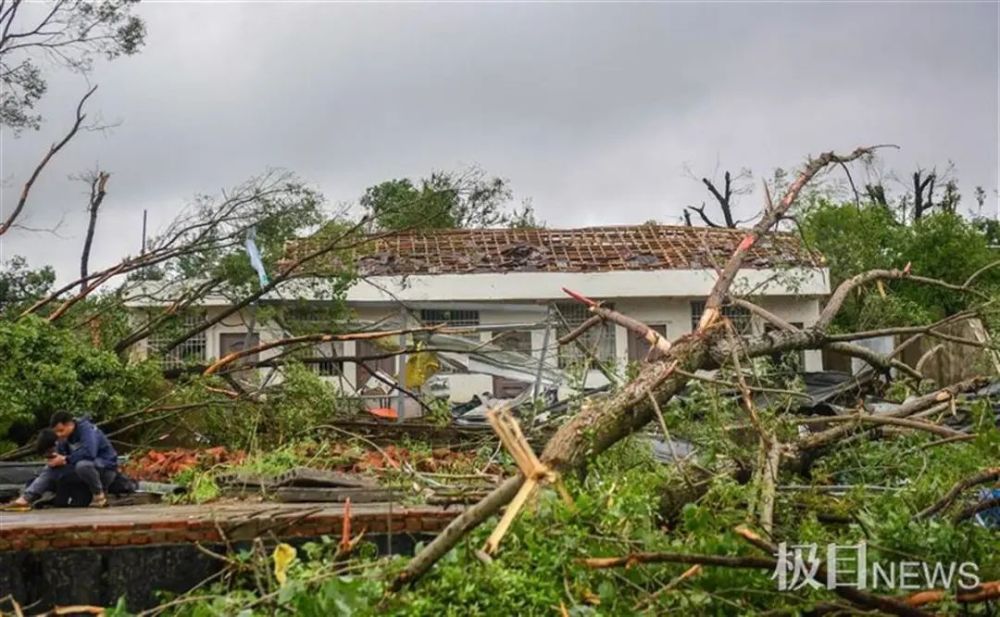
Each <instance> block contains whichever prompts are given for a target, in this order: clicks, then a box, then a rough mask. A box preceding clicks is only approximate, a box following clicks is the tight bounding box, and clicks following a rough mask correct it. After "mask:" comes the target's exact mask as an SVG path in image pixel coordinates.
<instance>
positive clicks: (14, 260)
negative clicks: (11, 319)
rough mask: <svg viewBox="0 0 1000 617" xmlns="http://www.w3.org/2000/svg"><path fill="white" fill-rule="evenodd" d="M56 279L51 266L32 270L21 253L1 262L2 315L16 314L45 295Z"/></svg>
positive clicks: (0, 299) (0, 294) (0, 301)
mask: <svg viewBox="0 0 1000 617" xmlns="http://www.w3.org/2000/svg"><path fill="white" fill-rule="evenodd" d="M55 279H56V273H55V270H53V269H52V267H51V266H45V267H44V268H39V269H37V270H31V269H29V268H28V263H27V262H26V261H25V260H24V258H23V257H21V256H19V255H15V256H13V257H11V258H10V259H9V260H7V262H6V263H3V264H0V317H3V316H5V315H14V314H15V313H17V312H19V311H21V310H23V309H25V308H27V307H28V306H29V305H30V304H31V303H32V302H34V301H36V300H38V299H40V298H42V297H44V296H45V295H46V294H48V293H49V291H50V289H51V288H52V283H53V282H55Z"/></svg>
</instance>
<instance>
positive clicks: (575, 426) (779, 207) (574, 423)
mask: <svg viewBox="0 0 1000 617" xmlns="http://www.w3.org/2000/svg"><path fill="white" fill-rule="evenodd" d="M875 148H876V147H863V148H858V149H856V150H855V151H853V152H852V153H850V154H848V155H837V154H835V153H833V152H828V153H825V154H822V155H820V156H818V157H816V158H813V159H811V160H810V161H809V162H808V163H807V164H806V165H805V167H804V169H803V170H802V171H801V172H800V173H799V174H798V176H797V177H796V179H795V181H794V182H792V183H791V184H790V185H789V187H788V189H787V190H786V191H785V193H784V194H783V195H782V197H781V199H780V200H778V201H777V202H772V200H771V198H770V195H769V193H767V191H766V190H765V193H766V194H767V200H766V204H765V209H764V212H763V215H762V216H761V218H760V220H759V221H758V222H757V224H756V225H754V226H753V228H751V229H749V230H748V231H747V233H746V235H745V236H744V237H743V239H742V240H741V241H740V242H739V244H738V245H737V246H736V247H734V250H733V253H732V255H731V256H730V258H729V260H728V262H727V263H726V264H725V266H724V267H723V268H721V269H718V279H717V281H716V283H715V285H714V286H713V288H712V291H711V293H710V295H709V296H708V299H707V301H706V304H705V309H704V313H703V314H702V316H701V319H700V322H699V324H698V327H697V328H696V329H695V331H694V332H692V333H691V334H688V335H685V336H683V337H680V338H678V339H676V340H674V341H672V342H669V343H667V342H666V341H661V340H659V339H657V337H656V336H650V337H647V340H648V341H649V342H650V343H651V344H652V345H654V346H655V347H656V349H657V351H658V352H659V354H660V355H659V357H658V358H656V359H655V360H653V361H650V362H646V363H644V364H643V365H642V368H641V370H640V372H639V373H638V375H637V376H636V377H635V378H634V379H632V380H631V381H630V382H628V383H626V384H624V385H623V386H622V387H621V388H620V389H618V390H617V391H616V392H614V393H613V394H612V395H611V396H610V397H606V398H599V399H598V398H590V399H585V400H584V401H583V403H582V406H581V408H580V411H579V412H578V413H577V414H576V415H575V416H573V417H572V418H570V419H569V420H568V421H567V422H566V423H565V424H564V425H563V426H562V427H561V428H560V429H559V430H558V431H557V432H556V433H555V435H554V436H553V437H552V438H551V439H550V440H549V442H548V443H547V444H546V446H545V448H544V450H543V452H542V454H541V457H540V460H541V464H542V465H543V466H545V468H547V469H551V470H554V471H555V472H556V473H559V474H566V473H568V472H570V471H572V470H575V469H579V468H581V467H583V466H585V465H586V463H587V462H588V460H590V459H591V458H592V457H594V456H597V455H599V454H600V453H602V452H604V451H605V450H607V449H608V448H609V447H611V446H612V445H614V444H615V443H617V442H618V441H620V440H622V439H623V438H625V437H627V436H628V435H631V434H633V433H634V432H636V431H637V430H639V429H640V428H642V427H643V426H645V425H646V424H648V423H649V422H650V421H652V420H653V419H654V418H656V417H657V415H658V414H659V409H660V407H666V405H667V404H668V403H669V402H670V401H671V400H672V399H673V398H674V397H675V396H676V395H677V394H679V393H680V392H681V391H682V389H683V388H684V387H685V386H686V385H687V384H688V382H689V381H690V380H691V379H692V378H694V376H695V374H696V373H697V372H698V371H702V370H706V369H716V368H720V367H724V366H731V365H732V363H733V359H734V358H738V357H739V356H743V357H747V358H756V357H762V356H769V355H773V354H776V353H781V352H788V351H795V350H804V349H822V348H835V349H837V350H838V351H841V352H844V353H847V354H849V355H853V356H855V357H858V358H861V359H862V360H864V361H866V362H868V363H869V364H870V365H872V368H873V370H876V371H878V372H881V373H887V372H888V371H889V370H890V369H893V368H895V369H898V370H901V371H903V372H905V373H908V374H912V373H913V372H914V371H913V370H912V369H911V368H910V367H905V369H904V368H903V367H904V366H905V365H901V363H899V362H898V361H896V360H895V359H894V357H893V356H894V355H895V353H897V352H894V353H893V354H888V355H882V354H877V353H874V352H872V351H871V350H868V349H866V348H862V347H860V346H858V345H854V344H851V343H849V342H847V341H850V340H853V338H852V336H851V335H850V334H843V333H836V334H834V333H831V332H830V325H831V323H832V321H833V317H834V316H835V315H836V314H837V312H838V311H839V309H840V307H841V306H842V304H843V303H844V301H845V299H846V298H847V297H849V296H850V294H851V293H852V291H853V290H855V289H856V288H858V287H860V286H863V285H866V284H870V283H878V284H881V282H882V281H893V280H904V279H905V280H907V281H910V282H915V283H918V284H925V285H932V286H938V287H942V288H945V289H950V290H952V291H954V292H956V293H966V294H970V295H973V296H975V295H977V294H978V292H977V291H976V290H974V289H973V288H972V287H971V281H970V283H967V284H965V285H956V284H952V283H949V282H947V281H940V280H936V279H932V278H928V277H922V276H920V275H919V274H918V273H913V272H911V269H910V268H909V267H906V268H902V269H894V270H875V271H870V272H866V273H861V274H859V275H857V276H855V277H853V278H851V279H849V280H847V281H845V282H844V283H842V284H841V285H840V286H839V287H838V288H837V289H836V290H835V291H834V293H833V294H832V295H831V297H830V299H829V300H828V302H827V303H826V305H825V306H824V307H823V310H822V312H821V315H820V317H819V319H818V321H817V322H816V323H815V324H814V325H812V326H811V327H808V328H801V329H800V328H795V327H792V326H791V325H790V324H787V323H783V322H782V323H780V324H777V325H779V327H778V329H776V330H774V331H771V332H767V333H764V334H761V335H756V336H734V334H733V333H732V329H731V327H730V326H729V324H728V321H727V320H726V319H725V318H724V317H723V314H722V310H721V309H722V307H723V305H724V304H726V303H727V302H733V303H736V302H738V303H740V304H741V305H743V306H747V305H750V306H752V307H753V309H754V311H755V312H757V313H758V314H759V315H764V316H765V321H771V322H772V323H773V322H774V321H775V320H776V319H777V318H774V319H768V318H767V317H766V316H767V315H768V312H767V311H766V310H764V309H762V308H760V307H756V305H753V304H752V303H751V302H749V300H747V299H745V298H737V297H734V296H735V294H733V293H732V292H731V287H732V285H733V282H734V280H735V279H736V277H737V275H738V273H739V271H740V269H741V268H742V266H743V263H744V260H745V258H746V256H747V252H748V251H749V249H750V248H751V247H752V246H753V245H754V244H755V243H756V242H758V241H759V240H760V239H761V238H762V237H764V236H765V235H766V234H768V233H770V232H771V231H772V230H773V229H775V227H776V226H777V225H778V224H779V222H780V221H781V220H782V219H783V218H784V217H785V216H786V214H787V213H788V211H789V209H790V208H791V207H792V205H793V204H794V203H795V202H796V199H797V198H798V196H799V195H800V193H801V192H802V190H803V188H804V187H805V186H806V185H807V184H808V183H809V182H810V181H811V180H812V179H813V178H814V177H815V176H816V175H817V174H819V173H821V172H822V171H823V170H824V169H826V168H827V167H828V166H830V165H846V164H847V163H850V162H852V161H855V160H857V159H860V158H862V157H865V156H869V155H871V154H872V152H873V151H874V150H875ZM765 189H766V185H765ZM582 291H585V290H582ZM571 295H573V296H574V297H576V298H577V299H578V300H580V301H582V302H584V303H585V304H588V306H589V307H590V309H591V312H592V313H594V317H595V318H592V319H591V320H589V321H588V322H586V323H585V324H584V325H583V326H581V329H582V328H583V327H584V326H587V325H588V324H589V325H591V326H592V325H595V324H597V323H599V322H600V321H602V320H610V321H613V322H615V323H617V324H619V325H622V326H623V327H626V328H628V329H630V330H632V331H635V332H637V333H638V334H640V335H644V334H645V333H646V332H648V331H649V329H648V328H647V329H646V330H643V328H644V325H643V324H641V323H639V322H637V321H636V320H634V319H631V318H629V317H627V316H624V315H621V314H618V313H616V312H615V311H611V310H609V309H606V308H604V307H601V306H600V305H599V304H597V303H594V302H592V301H589V300H588V299H587V298H586V297H585V296H583V295H582V294H578V293H573V294H571ZM778 321H780V320H778ZM915 331H917V330H914V332H915ZM919 331H920V332H932V329H930V328H926V327H924V328H921V329H920V330H919ZM575 334H579V332H576V333H575ZM567 338H569V337H567ZM737 361H738V360H737ZM981 386H982V382H981V381H979V380H971V381H969V382H965V383H961V384H953V385H951V386H948V387H946V388H943V389H941V390H938V391H936V392H933V393H931V394H929V395H926V396H924V397H918V398H917V399H914V400H912V401H908V402H907V404H906V405H904V406H903V407H902V409H900V410H896V412H894V413H893V414H891V415H892V417H894V418H897V419H899V418H901V419H904V420H903V421H902V422H899V423H897V424H902V425H909V426H903V427H900V426H897V428H907V429H914V428H921V427H917V426H915V424H917V423H918V422H917V421H916V420H910V421H907V420H905V418H906V417H907V416H910V415H913V414H917V413H919V412H926V411H927V410H929V409H933V408H935V407H936V406H942V405H943V406H944V408H947V407H948V406H949V404H950V401H953V400H954V399H955V398H956V397H957V396H958V395H959V394H960V393H963V392H967V391H969V390H972V389H975V388H977V387H981ZM743 387H744V389H746V386H745V384H744V385H743ZM746 411H747V413H748V415H749V417H750V420H751V423H752V424H754V425H755V426H754V428H755V429H756V430H758V432H759V438H760V443H761V446H762V449H761V458H762V459H763V460H765V461H773V463H771V464H775V466H786V465H789V464H791V463H793V462H796V461H797V460H798V459H799V457H800V456H801V455H802V453H803V452H806V451H813V450H819V449H821V448H823V447H826V446H828V445H830V444H831V443H834V442H836V441H838V440H840V439H844V438H848V437H851V436H853V435H855V434H856V433H858V432H859V431H860V432H864V430H865V429H866V427H867V428H870V426H868V425H867V424H866V423H865V422H863V421H856V422H846V421H845V422H843V423H842V424H839V425H838V426H834V427H832V428H829V429H827V430H826V431H822V432H819V433H814V434H811V435H808V436H804V437H802V438H801V439H799V440H798V441H795V442H793V443H789V444H780V443H778V442H777V441H776V438H775V437H774V436H773V435H772V434H770V433H767V432H765V431H764V430H762V429H760V427H757V426H756V423H755V416H754V410H753V408H752V406H751V405H747V406H746ZM876 422H878V421H876ZM886 423H891V420H890V421H887V422H886ZM939 432H940V433H942V434H944V433H947V435H948V437H949V438H951V437H953V434H952V433H949V432H948V431H947V429H941V430H940V431H939ZM765 475H770V482H768V481H767V480H766V479H765V480H764V481H763V482H762V486H765V487H768V486H769V488H765V489H764V492H765V493H766V492H767V491H768V490H769V491H771V492H772V496H771V498H770V501H771V507H770V508H768V507H767V506H766V503H767V502H768V497H767V495H766V494H765V495H763V496H762V499H761V501H762V503H764V504H765V505H764V506H763V507H762V508H761V519H762V520H761V522H762V524H763V526H764V527H765V528H767V527H769V526H770V517H771V516H773V491H774V475H776V470H775V471H774V472H773V473H771V474H765ZM524 481H525V477H524V476H523V475H522V474H518V475H515V476H513V477H511V478H508V479H507V480H506V481H504V482H503V483H502V484H500V485H499V486H497V487H496V488H495V489H494V490H493V491H492V492H491V493H490V494H489V495H487V496H486V497H485V498H484V499H482V500H481V501H480V502H479V503H477V504H476V505H474V506H472V507H470V508H468V509H467V510H466V511H464V512H463V513H462V515H460V516H459V517H457V518H456V519H455V520H454V521H453V522H452V523H451V524H450V525H449V526H448V527H447V528H446V529H445V531H444V532H443V533H441V534H440V535H439V536H438V537H437V538H435V540H434V541H432V542H431V543H429V544H428V545H427V546H426V547H425V548H424V549H423V550H421V551H420V552H418V553H417V554H416V555H415V556H414V558H413V559H412V560H411V561H410V562H409V563H408V564H407V566H406V568H405V569H404V570H403V571H402V572H400V573H399V574H398V575H397V576H396V578H395V579H394V580H393V583H392V588H393V589H395V590H399V589H401V588H403V587H404V586H406V585H409V584H412V583H414V582H415V581H416V580H418V579H419V578H420V577H421V576H422V575H423V574H425V573H426V572H427V571H428V570H429V569H430V568H431V567H432V566H433V565H434V563H435V562H436V561H437V560H438V559H440V558H441V557H443V556H444V555H445V554H446V553H447V552H448V551H449V550H450V549H451V548H453V547H454V546H456V545H457V544H458V543H459V542H460V541H461V539H462V538H463V537H465V536H466V535H467V534H468V533H469V532H471V531H472V530H473V529H475V528H476V527H477V526H479V525H481V524H482V523H483V522H485V521H486V520H488V519H490V518H491V517H492V516H494V515H495V514H497V513H498V512H500V511H501V510H502V509H503V508H504V506H505V505H507V504H508V503H510V502H511V500H512V499H513V498H514V496H515V495H517V494H518V492H519V490H520V489H521V486H522V484H523V483H524ZM688 563H696V562H688ZM844 597H845V599H847V600H848V601H851V602H852V603H854V604H855V605H857V606H863V607H865V608H879V609H880V610H888V611H890V612H895V613H897V614H921V613H920V612H919V611H915V610H913V609H912V608H910V607H909V606H907V605H906V603H905V602H901V601H898V600H894V599H885V601H884V602H883V601H882V599H875V600H873V599H872V598H870V597H861V596H860V595H857V594H854V596H852V594H850V593H848V594H844Z"/></svg>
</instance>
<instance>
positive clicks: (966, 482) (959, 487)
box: [914, 467, 1000, 520]
mask: <svg viewBox="0 0 1000 617" xmlns="http://www.w3.org/2000/svg"><path fill="white" fill-rule="evenodd" d="M995 480H1000V467H991V468H989V469H984V470H982V471H980V472H979V473H976V474H973V475H971V476H969V477H967V478H962V479H961V480H959V481H958V482H956V483H955V485H954V486H952V487H951V489H950V490H949V491H948V492H947V493H945V494H944V497H942V498H941V499H940V500H938V501H936V502H935V503H933V504H931V505H929V506H927V507H926V508H924V509H923V510H921V511H920V512H917V514H916V516H914V518H915V519H917V520H923V519H926V518H930V517H931V516H934V515H935V514H937V513H938V512H940V511H942V510H944V509H945V508H947V507H948V506H950V505H951V504H952V502H953V501H955V499H956V498H958V496H959V495H960V494H961V493H962V491H964V490H966V489H968V488H971V487H973V486H976V485H977V484H983V483H985V482H993V481H995Z"/></svg>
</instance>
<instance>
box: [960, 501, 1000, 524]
mask: <svg viewBox="0 0 1000 617" xmlns="http://www.w3.org/2000/svg"><path fill="white" fill-rule="evenodd" d="M997 507H1000V497H990V498H989V499H984V500H982V501H979V502H976V503H973V504H969V505H967V506H965V507H964V508H962V509H961V510H959V511H958V512H957V513H956V514H955V516H953V517H951V522H952V523H954V524H956V525H957V524H958V523H961V522H962V521H964V520H966V519H970V518H972V517H973V516H975V515H977V514H979V513H980V512H983V511H984V510H991V509H993V508H997Z"/></svg>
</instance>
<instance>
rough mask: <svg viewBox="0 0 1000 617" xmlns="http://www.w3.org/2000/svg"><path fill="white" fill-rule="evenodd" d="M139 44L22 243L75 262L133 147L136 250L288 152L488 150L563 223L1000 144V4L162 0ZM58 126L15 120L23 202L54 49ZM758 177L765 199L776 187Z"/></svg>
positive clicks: (112, 242)
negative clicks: (98, 123) (103, 196)
mask: <svg viewBox="0 0 1000 617" xmlns="http://www.w3.org/2000/svg"><path fill="white" fill-rule="evenodd" d="M139 14H140V15H142V16H143V17H144V18H145V19H146V20H147V28H148V38H147V45H146V47H145V49H144V50H143V51H142V53H141V54H139V55H137V56H135V57H132V58H124V59H120V60H116V61H114V62H112V63H99V64H98V65H97V67H96V70H95V72H94V74H93V75H92V77H91V79H92V81H93V82H94V83H97V84H99V86H100V88H99V90H98V92H97V94H96V95H95V97H94V98H93V99H92V104H91V105H90V106H89V108H90V109H91V110H92V113H99V114H100V115H101V116H102V117H103V118H104V120H106V121H109V122H110V121H121V124H120V125H119V126H117V128H115V129H114V130H113V131H110V132H107V133H88V134H83V135H81V136H79V138H78V139H76V140H75V141H74V142H73V143H72V144H71V145H70V146H69V147H68V148H67V149H66V150H65V151H64V152H62V153H60V154H59V158H58V159H57V160H56V161H55V162H54V163H53V164H52V165H51V166H50V167H49V168H48V169H47V170H46V172H45V176H44V177H43V179H42V180H40V183H39V185H38V187H37V188H36V189H35V191H34V193H33V195H32V199H31V201H30V203H29V205H28V207H27V211H26V213H25V215H24V216H23V217H22V219H21V220H20V222H21V223H22V224H24V225H28V226H32V227H38V228H45V227H52V226H54V225H55V224H56V223H57V222H58V221H60V220H61V221H62V225H61V226H60V227H59V229H58V232H57V233H58V236H56V235H53V234H49V233H27V232H24V231H13V232H11V233H9V234H7V235H6V236H5V237H4V239H3V256H4V257H5V258H9V257H10V256H11V255H14V254H21V255H25V256H26V257H28V258H29V261H30V262H31V263H32V264H33V265H42V264H45V263H50V264H53V265H55V266H56V267H57V269H58V270H59V271H60V274H61V275H62V277H63V278H65V277H67V276H69V275H71V274H73V273H74V272H75V269H76V268H77V265H76V263H77V259H78V254H79V248H80V245H81V244H82V241H83V232H84V224H85V202H86V199H85V193H86V188H85V186H84V185H82V184H80V183H78V182H73V181H70V180H69V179H68V177H69V176H71V175H73V174H77V173H79V172H82V171H85V170H87V169H93V168H94V167H95V166H97V165H99V166H100V168H101V169H104V170H107V171H109V172H111V174H112V177H111V180H110V182H109V184H108V197H107V200H106V201H105V206H104V210H103V215H102V218H101V221H100V226H99V228H98V231H97V240H96V247H95V251H94V258H93V259H92V265H93V266H94V267H97V266H101V265H106V264H109V263H112V262H113V261H117V258H118V257H119V256H120V255H122V254H123V253H126V252H134V251H135V250H137V248H138V246H139V242H140V225H141V217H142V211H143V209H149V211H150V220H151V229H152V230H153V231H155V230H156V229H157V228H158V227H161V226H163V225H165V224H166V223H167V222H168V221H169V220H170V219H171V218H172V217H173V216H174V215H175V214H176V213H177V212H178V210H179V209H180V208H182V207H183V205H184V204H185V203H186V202H187V201H188V200H189V199H190V198H191V196H192V195H194V194H196V193H211V192H217V191H219V190H220V189H223V188H225V187H229V186H233V185H235V184H238V183H239V182H241V181H242V180H245V179H246V178H248V177H250V176H252V175H254V174H257V173H260V172H261V171H263V170H265V169H267V168H268V167H281V168H287V169H289V170H292V171H294V172H296V173H297V174H299V175H300V176H301V177H302V178H303V179H305V180H307V181H308V182H310V183H312V184H313V185H315V186H316V187H318V188H319V189H320V190H321V191H322V192H323V193H324V194H325V195H326V196H327V198H328V199H329V200H330V202H331V204H336V203H339V202H348V201H353V200H356V199H357V197H358V196H359V195H360V194H361V193H362V192H363V191H364V189H365V187H367V186H369V185H372V184H375V183H377V182H379V181H381V180H385V179H389V178H394V177H403V176H407V177H419V176H422V175H426V174H427V173H429V172H430V171H431V170H435V169H446V170H452V169H461V168H463V167H465V166H467V165H471V164H477V165H479V166H481V167H482V168H484V169H485V170H487V171H488V172H489V173H491V174H495V175H500V176H503V177H505V178H508V179H509V180H510V183H511V185H512V187H513V189H514V191H515V195H516V198H517V199H518V200H520V199H523V198H530V199H531V200H532V202H533V203H534V206H535V208H536V210H537V213H538V215H539V216H540V218H542V219H543V220H545V221H546V222H547V223H548V224H549V225H550V226H564V227H571V226H584V225H596V224H628V223H640V222H643V221H645V220H649V219H658V220H661V221H664V222H679V221H680V213H681V209H682V207H683V206H684V205H686V204H691V203H701V202H702V201H703V200H705V199H706V194H705V192H704V189H703V187H701V186H700V185H699V184H698V182H697V181H696V180H694V179H692V178H691V177H690V176H689V175H688V173H687V172H686V171H685V170H686V169H688V168H689V169H690V170H692V171H693V172H694V173H695V174H698V175H699V176H700V175H711V174H712V173H713V172H716V170H717V169H719V170H720V171H719V172H718V173H719V175H720V176H721V169H724V168H732V169H738V168H741V167H749V168H752V169H753V170H754V172H755V173H757V174H758V175H766V174H767V173H769V172H770V171H771V170H772V169H773V168H774V167H776V166H783V167H790V166H794V165H796V164H798V163H800V162H801V161H802V160H803V158H804V157H805V156H806V155H808V154H810V153H818V152H820V151H822V150H827V149H830V148H836V149H840V150H847V149H850V148H853V147H854V146H857V145H861V144H871V143H885V142H891V143H896V144H899V145H900V146H901V147H902V149H901V150H900V151H899V152H897V153H889V154H887V155H885V162H886V165H887V167H889V168H892V169H896V170H899V171H900V172H904V173H905V172H907V171H912V169H913V168H914V167H915V166H916V165H918V164H919V165H923V166H925V167H930V166H934V165H937V166H939V167H943V166H945V165H946V164H947V162H948V161H949V160H951V161H953V162H954V163H955V165H956V167H957V170H958V177H959V179H960V182H961V186H962V188H963V189H964V190H963V192H964V193H965V194H966V195H967V196H968V197H969V199H968V201H970V202H971V201H972V200H971V194H972V190H973V187H974V186H976V185H982V186H984V187H986V188H987V190H988V191H989V193H990V199H991V202H990V206H989V207H990V208H991V211H992V210H993V209H995V208H996V207H997V206H996V192H995V191H996V187H997V184H998V180H997V176H998V174H997V167H998V55H1000V52H998V29H1000V16H998V5H997V4H995V3H982V4H960V3H955V2H950V3H946V4H945V3H942V4H915V3H909V4H906V3H899V4H881V3H864V4H861V3H857V4H854V3H852V4H848V3H839V4H833V3H830V4H785V3H782V4H749V3H747V4H658V5H650V4H644V5H638V4H603V5H593V4H590V5H582V4H530V5H529V4H489V5H482V4H422V5H412V4H409V5H407V4H366V5H359V4H332V3H301V4H299V3H291V2H280V3H279V2H274V3H260V4H251V3H225V4H223V3H209V2H199V3H169V4H168V3H155V2H143V3H142V5H140V7H139ZM49 81H50V92H49V94H48V95H47V98H46V99H45V102H44V105H43V106H42V108H41V111H42V112H43V113H44V114H45V116H46V121H45V124H44V125H43V128H42V130H41V131H39V132H28V133H25V134H23V135H22V136H21V137H19V138H15V137H13V136H12V135H11V134H9V133H8V132H7V131H4V134H3V135H2V172H0V176H2V178H3V180H4V186H3V200H4V207H5V209H7V210H9V208H10V207H12V204H13V202H14V200H15V199H16V197H17V193H18V191H19V190H20V185H21V184H22V183H23V182H24V179H25V177H26V176H27V174H28V173H29V172H30V170H31V168H33V166H34V165H35V164H36V162H37V160H38V159H39V157H40V156H41V154H42V153H43V152H44V151H45V149H46V148H47V147H48V144H49V143H50V142H51V141H52V140H54V139H55V138H56V137H57V136H58V135H60V134H61V133H62V132H63V131H65V129H66V127H67V126H68V123H69V122H70V120H71V117H72V109H73V106H74V105H75V101H76V99H77V98H78V97H79V95H80V94H82V93H83V92H84V91H85V90H86V88H87V86H86V83H85V82H84V81H83V80H82V78H80V77H78V76H75V75H72V74H66V73H64V72H63V73H61V72H57V71H50V72H49ZM759 202H760V197H759V195H753V196H747V197H744V198H743V200H742V203H741V206H740V207H741V211H742V212H743V213H744V214H750V213H752V212H754V211H756V210H757V208H758V205H759Z"/></svg>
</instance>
